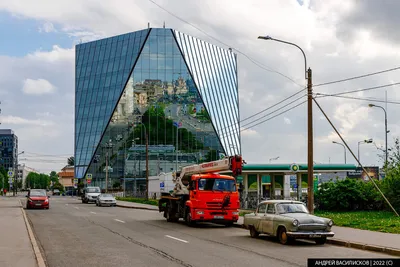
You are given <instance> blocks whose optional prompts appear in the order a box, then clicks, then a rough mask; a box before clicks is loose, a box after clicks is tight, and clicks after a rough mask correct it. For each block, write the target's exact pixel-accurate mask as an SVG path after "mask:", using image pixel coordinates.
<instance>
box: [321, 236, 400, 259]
mask: <svg viewBox="0 0 400 267" xmlns="http://www.w3.org/2000/svg"><path fill="white" fill-rule="evenodd" d="M326 243H328V244H331V245H336V246H341V247H348V248H355V249H361V250H368V251H373V252H380V253H385V254H389V255H392V256H398V257H400V249H396V248H388V247H382V246H376V245H369V244H363V243H357V242H351V241H346V240H341V239H336V238H333V239H327V240H326Z"/></svg>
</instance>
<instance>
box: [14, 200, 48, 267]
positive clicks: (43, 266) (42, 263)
mask: <svg viewBox="0 0 400 267" xmlns="http://www.w3.org/2000/svg"><path fill="white" fill-rule="evenodd" d="M19 203H20V204H21V207H20V208H21V212H22V216H23V217H24V222H25V227H26V230H27V231H28V236H29V240H30V241H31V244H32V248H33V253H34V254H35V258H36V262H37V265H38V267H47V265H46V263H45V261H44V258H43V255H42V252H41V251H40V248H39V246H38V243H37V241H36V237H35V235H34V233H33V230H32V228H31V225H30V223H29V221H28V218H27V217H26V213H25V210H24V208H23V205H22V202H21V200H20V201H19Z"/></svg>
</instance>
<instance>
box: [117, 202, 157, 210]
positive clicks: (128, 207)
mask: <svg viewBox="0 0 400 267" xmlns="http://www.w3.org/2000/svg"><path fill="white" fill-rule="evenodd" d="M117 207H120V208H126V209H137V210H152V211H158V209H150V208H146V207H135V206H125V205H121V204H117Z"/></svg>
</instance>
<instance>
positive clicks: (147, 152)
mask: <svg viewBox="0 0 400 267" xmlns="http://www.w3.org/2000/svg"><path fill="white" fill-rule="evenodd" d="M138 124H142V125H143V127H144V136H145V138H146V200H147V199H148V198H149V141H148V136H147V128H146V125H144V123H143V122H138Z"/></svg>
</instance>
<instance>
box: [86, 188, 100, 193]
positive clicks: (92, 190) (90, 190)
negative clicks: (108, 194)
mask: <svg viewBox="0 0 400 267" xmlns="http://www.w3.org/2000/svg"><path fill="white" fill-rule="evenodd" d="M86 191H87V192H88V193H100V189H99V188H87V189H86Z"/></svg>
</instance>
